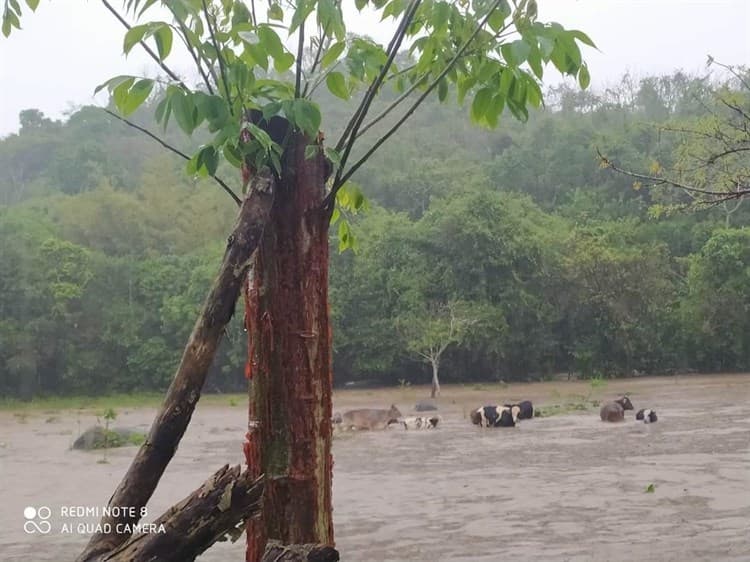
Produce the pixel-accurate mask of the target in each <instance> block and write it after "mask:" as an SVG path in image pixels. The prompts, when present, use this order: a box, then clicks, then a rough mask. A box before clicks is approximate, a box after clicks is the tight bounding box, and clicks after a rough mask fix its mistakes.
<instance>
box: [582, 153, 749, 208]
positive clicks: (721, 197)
mask: <svg viewBox="0 0 750 562" xmlns="http://www.w3.org/2000/svg"><path fill="white" fill-rule="evenodd" d="M596 154H597V155H598V156H599V160H600V161H601V163H602V167H604V168H609V169H611V170H614V171H615V172H617V173H619V174H622V175H624V176H629V177H631V178H635V179H637V180H641V181H646V182H649V183H650V184H651V185H654V186H657V185H668V186H670V187H676V188H678V189H682V190H683V191H685V192H687V193H689V194H691V195H705V196H707V197H712V198H714V197H715V198H717V199H716V200H713V199H712V200H710V201H699V202H700V203H701V204H706V203H717V202H718V203H721V202H722V201H729V200H732V199H738V198H740V197H744V196H746V195H750V186H743V185H740V184H738V185H737V189H735V190H733V191H716V190H713V189H701V188H699V187H694V186H692V185H688V184H686V183H683V182H680V181H677V180H673V179H670V178H664V177H659V176H652V175H649V174H641V173H638V172H633V171H631V170H626V169H624V168H620V167H619V166H617V165H616V164H614V163H613V162H612V161H611V160H610V159H609V158H607V157H606V156H604V155H603V154H602V153H601V152H600V151H599V149H598V148H597V149H596Z"/></svg>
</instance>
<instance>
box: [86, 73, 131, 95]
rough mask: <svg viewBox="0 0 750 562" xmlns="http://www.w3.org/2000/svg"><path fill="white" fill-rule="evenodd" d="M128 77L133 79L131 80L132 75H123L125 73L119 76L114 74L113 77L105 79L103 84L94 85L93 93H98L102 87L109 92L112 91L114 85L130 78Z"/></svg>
mask: <svg viewBox="0 0 750 562" xmlns="http://www.w3.org/2000/svg"><path fill="white" fill-rule="evenodd" d="M130 79H133V80H134V78H133V77H132V76H128V75H125V74H121V75H120V76H115V77H114V78H110V79H109V80H107V81H106V82H104V83H103V84H99V85H98V86H97V87H96V88H95V89H94V95H96V94H98V93H99V92H100V91H101V90H103V89H104V88H107V90H108V91H109V92H110V93H111V92H112V90H113V89H114V88H115V87H116V86H118V85H119V84H121V83H122V82H124V81H125V80H130Z"/></svg>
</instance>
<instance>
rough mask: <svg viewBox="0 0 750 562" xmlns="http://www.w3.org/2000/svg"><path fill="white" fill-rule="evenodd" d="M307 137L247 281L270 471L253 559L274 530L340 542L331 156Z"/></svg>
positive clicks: (261, 440)
mask: <svg viewBox="0 0 750 562" xmlns="http://www.w3.org/2000/svg"><path fill="white" fill-rule="evenodd" d="M307 144H308V141H307V140H306V139H305V138H304V137H302V136H301V135H298V134H295V135H292V138H291V142H290V143H289V145H288V148H287V151H286V154H285V159H284V162H283V174H282V176H283V178H282V180H281V181H280V183H279V186H278V189H277V192H276V199H275V202H274V206H273V209H272V211H271V217H270V220H269V223H268V226H267V227H266V230H265V233H264V236H263V241H262V243H261V246H260V248H259V249H258V252H257V253H256V255H255V259H254V264H253V270H252V279H250V280H249V284H248V294H247V300H246V306H247V308H246V320H247V327H248V337H249V346H250V349H249V353H248V364H247V370H246V373H247V375H248V377H249V378H250V379H251V385H250V411H249V431H248V434H247V442H246V444H245V454H246V459H247V462H248V466H249V467H251V468H254V470H255V471H256V474H260V473H263V474H265V478H266V480H265V495H264V499H263V511H262V514H261V517H260V518H259V519H253V520H251V521H250V522H249V523H248V529H247V532H248V547H247V557H246V559H247V561H248V562H260V561H261V560H262V558H263V553H264V551H265V547H266V542H267V540H269V539H276V540H278V541H280V542H281V543H283V544H306V543H317V544H321V545H333V524H332V518H331V471H332V465H333V461H332V458H331V385H332V366H331V330H330V324H329V309H328V224H329V214H328V213H327V212H326V211H325V210H323V208H322V203H323V199H324V197H325V179H326V168H327V166H326V161H325V159H324V157H323V156H322V154H320V152H321V151H319V153H318V155H317V156H314V157H312V158H309V159H306V158H305V147H306V145H307Z"/></svg>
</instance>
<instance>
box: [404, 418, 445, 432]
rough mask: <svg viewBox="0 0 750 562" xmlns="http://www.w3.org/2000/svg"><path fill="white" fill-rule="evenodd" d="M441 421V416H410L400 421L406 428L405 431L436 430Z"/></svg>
mask: <svg viewBox="0 0 750 562" xmlns="http://www.w3.org/2000/svg"><path fill="white" fill-rule="evenodd" d="M441 419H442V418H441V417H440V416H410V417H408V418H401V419H400V420H398V421H399V423H401V424H402V425H403V426H404V429H435V428H436V427H437V426H438V424H439V423H440V421H441Z"/></svg>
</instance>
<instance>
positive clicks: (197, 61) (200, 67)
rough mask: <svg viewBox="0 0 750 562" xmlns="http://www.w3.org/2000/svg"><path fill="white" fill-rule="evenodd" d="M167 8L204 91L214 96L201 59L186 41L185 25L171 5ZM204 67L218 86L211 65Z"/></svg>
mask: <svg viewBox="0 0 750 562" xmlns="http://www.w3.org/2000/svg"><path fill="white" fill-rule="evenodd" d="M168 8H169V11H170V12H171V13H172V17H173V18H174V19H175V20H176V21H177V24H178V25H179V27H180V32H181V38H182V42H183V43H185V48H186V49H187V50H188V52H189V53H190V56H191V57H192V58H193V61H195V66H196V67H197V68H198V72H199V73H200V75H201V77H202V78H203V83H204V84H205V85H206V90H208V93H209V94H211V95H214V89H213V86H211V81H210V80H209V79H208V75H207V74H206V71H205V70H204V69H203V64H202V63H201V58H200V57H199V56H198V52H196V50H195V49H193V46H192V45H191V44H190V41H189V40H188V34H187V27H185V23H184V22H183V21H182V20H181V19H180V18H178V17H177V14H176V13H175V11H174V10H173V9H172V5H171V4H168ZM206 66H207V67H208V70H209V72H211V76H212V78H213V79H214V83H216V85H217V86H218V81H217V80H216V74H215V73H214V72H213V68H211V65H210V64H208V63H206Z"/></svg>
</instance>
